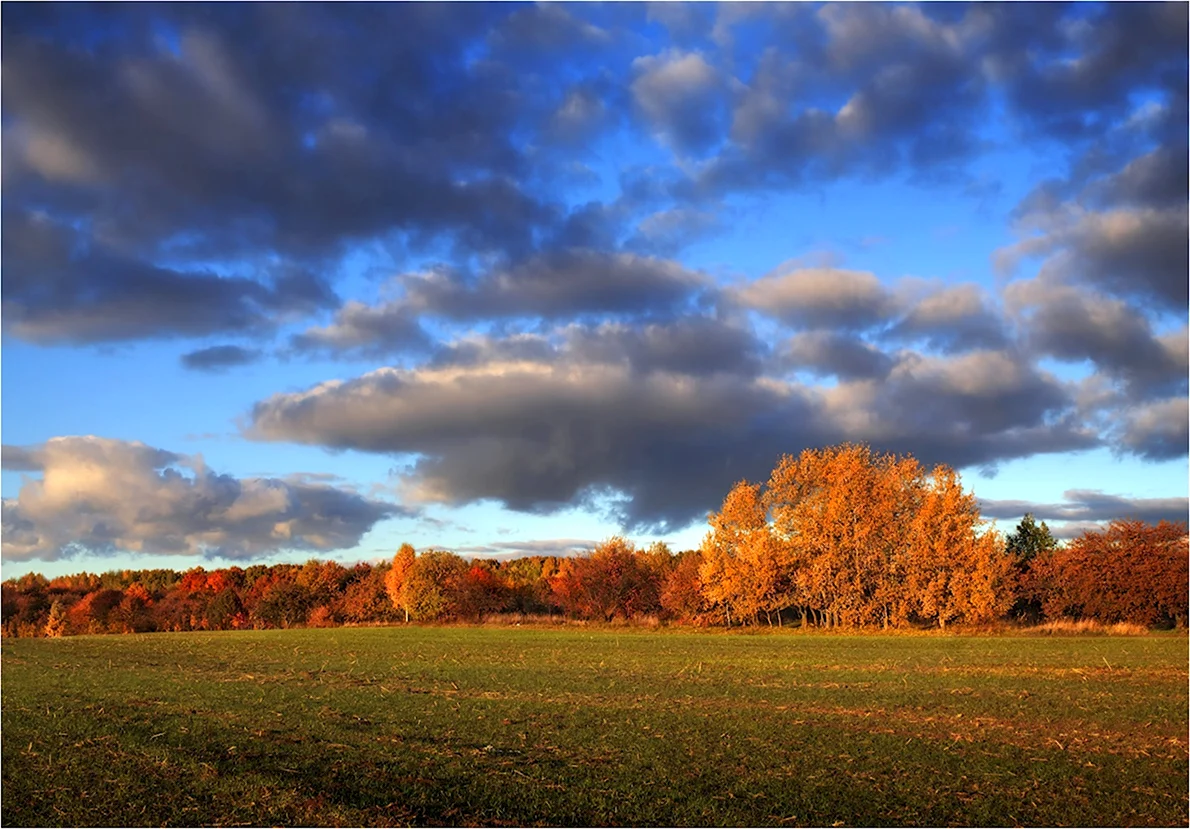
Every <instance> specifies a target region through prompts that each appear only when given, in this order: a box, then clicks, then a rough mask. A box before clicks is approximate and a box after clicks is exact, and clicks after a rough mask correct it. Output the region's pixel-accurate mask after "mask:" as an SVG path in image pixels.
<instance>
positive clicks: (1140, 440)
mask: <svg viewBox="0 0 1190 829" xmlns="http://www.w3.org/2000/svg"><path fill="white" fill-rule="evenodd" d="M1116 425H1117V429H1118V432H1119V435H1120V437H1119V440H1120V444H1121V446H1122V448H1123V449H1124V450H1126V451H1128V452H1131V453H1133V454H1135V455H1138V456H1140V457H1142V458H1146V459H1148V460H1154V461H1164V460H1171V459H1173V458H1179V457H1184V456H1185V454H1186V451H1187V448H1188V447H1190V400H1187V399H1186V397H1185V396H1182V397H1171V398H1168V399H1166V400H1158V401H1154V402H1151V403H1144V404H1141V405H1137V406H1132V407H1127V408H1125V409H1124V410H1123V412H1122V414H1121V415H1120V417H1119V420H1118V421H1117V424H1116Z"/></svg>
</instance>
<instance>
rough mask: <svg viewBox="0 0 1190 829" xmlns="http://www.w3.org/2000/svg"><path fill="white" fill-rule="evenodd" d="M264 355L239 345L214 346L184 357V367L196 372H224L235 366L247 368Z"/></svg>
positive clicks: (192, 352)
mask: <svg viewBox="0 0 1190 829" xmlns="http://www.w3.org/2000/svg"><path fill="white" fill-rule="evenodd" d="M262 356H263V355H262V354H261V352H260V351H257V350H255V349H251V348H242V347H241V346H238V345H213V346H211V347H210V348H202V349H199V350H198V351H191V352H190V353H189V354H183V355H182V365H183V366H185V367H186V368H188V369H193V370H196V371H222V370H223V369H227V368H234V367H235V366H246V365H249V364H251V363H254V362H256V361H257V360H259V359H260V358H261V357H262Z"/></svg>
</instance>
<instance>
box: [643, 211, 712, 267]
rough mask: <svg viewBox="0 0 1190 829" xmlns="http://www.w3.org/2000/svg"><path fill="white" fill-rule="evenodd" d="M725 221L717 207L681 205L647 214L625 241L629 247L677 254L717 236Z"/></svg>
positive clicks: (663, 254) (672, 254)
mask: <svg viewBox="0 0 1190 829" xmlns="http://www.w3.org/2000/svg"><path fill="white" fill-rule="evenodd" d="M724 226H725V223H724V221H723V218H722V217H721V216H720V214H719V212H717V211H715V210H699V209H694V208H685V207H678V208H673V209H670V210H659V211H657V212H656V213H651V214H649V215H648V216H645V217H644V218H643V219H641V221H640V222H639V223H638V224H637V226H636V231H635V233H633V235H632V236H631V237H630V238H629V239H628V240H627V241H626V242H625V243H624V247H625V248H626V249H627V250H631V251H634V252H638V253H644V254H653V255H656V256H670V257H672V256H676V255H677V254H678V253H679V252H680V251H682V250H684V249H685V248H687V247H689V246H690V245H693V244H697V243H698V242H702V241H706V240H708V239H710V238H713V237H715V236H717V235H718V234H719V233H720V232H721V231H722V230H723V229H724Z"/></svg>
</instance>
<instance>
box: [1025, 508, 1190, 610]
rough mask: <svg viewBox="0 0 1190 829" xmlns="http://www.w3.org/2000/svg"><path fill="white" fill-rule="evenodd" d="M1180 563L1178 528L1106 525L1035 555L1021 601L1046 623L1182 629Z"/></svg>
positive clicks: (1183, 561)
mask: <svg viewBox="0 0 1190 829" xmlns="http://www.w3.org/2000/svg"><path fill="white" fill-rule="evenodd" d="M1188 561H1190V550H1188V548H1187V535H1186V524H1185V523H1184V522H1179V523H1171V522H1168V521H1162V522H1160V523H1158V524H1146V523H1145V522H1143V521H1136V520H1118V521H1112V522H1111V524H1110V525H1109V526H1108V527H1107V528H1106V529H1103V530H1088V531H1087V532H1085V533H1083V535H1081V536H1080V537H1078V538H1075V539H1073V540H1071V541H1070V542H1069V543H1068V544H1067V545H1066V546H1065V547H1058V548H1056V549H1053V550H1050V551H1048V552H1045V553H1042V554H1040V555H1038V556H1037V557H1036V558H1035V559H1034V560H1033V562H1032V567H1031V568H1030V573H1029V579H1028V588H1029V589H1028V591H1027V595H1028V596H1029V597H1031V598H1033V599H1035V600H1037V601H1039V602H1040V604H1041V607H1042V610H1043V612H1044V613H1045V616H1046V618H1048V619H1057V618H1062V617H1070V618H1084V619H1095V620H1098V621H1100V622H1105V623H1113V622H1134V623H1137V624H1142V625H1150V626H1155V625H1162V624H1177V625H1185V624H1186V621H1187V604H1188V599H1187V584H1188V581H1190V565H1188Z"/></svg>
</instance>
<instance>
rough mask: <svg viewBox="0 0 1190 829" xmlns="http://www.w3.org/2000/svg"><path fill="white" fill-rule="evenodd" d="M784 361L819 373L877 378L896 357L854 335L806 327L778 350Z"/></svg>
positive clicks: (882, 374) (879, 377) (886, 374)
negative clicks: (780, 351) (806, 328)
mask: <svg viewBox="0 0 1190 829" xmlns="http://www.w3.org/2000/svg"><path fill="white" fill-rule="evenodd" d="M781 360H782V362H783V364H784V365H787V366H789V367H790V368H794V369H805V370H808V371H810V372H812V373H814V374H817V375H818V376H820V377H829V376H834V377H838V378H840V379H844V380H862V379H873V380H879V379H883V378H885V377H887V376H888V374H889V372H891V371H892V368H893V365H895V360H894V359H893V358H892V357H890V356H889V355H887V354H885V353H884V352H882V351H880V350H879V349H878V348H875V347H874V346H872V345H869V344H868V343H866V342H864V341H863V340H861V339H859V338H857V337H851V336H848V335H846V334H836V333H834V332H830V331H807V332H804V333H801V334H798V335H796V336H794V337H793V338H792V339H791V340H789V342H788V343H787V345H786V348H785V350H784V351H783V352H782V354H781Z"/></svg>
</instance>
